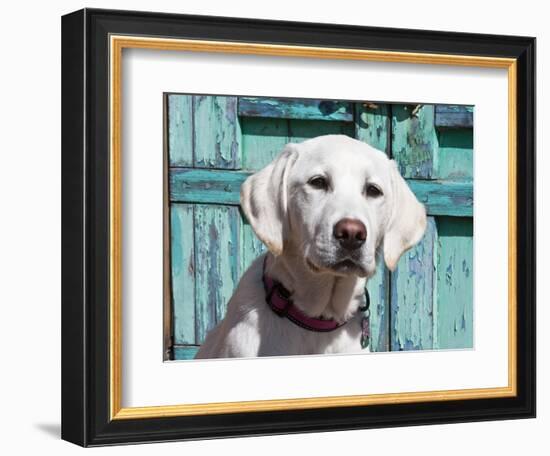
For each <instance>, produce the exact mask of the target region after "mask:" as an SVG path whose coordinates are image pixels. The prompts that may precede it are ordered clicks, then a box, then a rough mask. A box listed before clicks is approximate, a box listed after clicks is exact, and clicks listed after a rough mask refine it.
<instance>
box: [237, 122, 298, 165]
mask: <svg viewBox="0 0 550 456" xmlns="http://www.w3.org/2000/svg"><path fill="white" fill-rule="evenodd" d="M241 130H242V163H243V168H244V169H247V170H252V171H257V170H260V169H262V168H263V167H264V166H266V165H267V164H269V163H270V162H271V161H272V160H273V159H274V158H275V157H276V156H277V155H279V152H281V151H282V150H283V148H284V147H285V145H286V144H287V143H288V142H290V140H289V138H288V121H287V120H286V119H262V118H259V117H243V118H241Z"/></svg>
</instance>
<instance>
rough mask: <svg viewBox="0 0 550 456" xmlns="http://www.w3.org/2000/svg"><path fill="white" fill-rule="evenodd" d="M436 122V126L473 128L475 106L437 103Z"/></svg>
mask: <svg viewBox="0 0 550 456" xmlns="http://www.w3.org/2000/svg"><path fill="white" fill-rule="evenodd" d="M434 124H435V127H436V128H472V127H473V126H474V107H473V106H458V105H436V106H435V122H434Z"/></svg>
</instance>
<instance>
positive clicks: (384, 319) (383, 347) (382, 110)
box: [355, 103, 391, 352]
mask: <svg viewBox="0 0 550 456" xmlns="http://www.w3.org/2000/svg"><path fill="white" fill-rule="evenodd" d="M389 113H390V108H389V106H388V105H386V104H372V103H355V138H356V139H358V140H359V141H363V142H365V143H367V144H369V145H371V146H372V147H375V148H376V149H378V150H380V151H382V152H385V153H386V154H388V153H389V151H390V135H391V119H390V115H389ZM377 262H378V267H377V269H376V274H375V275H374V276H373V277H371V278H370V279H369V281H368V283H367V289H368V290H369V294H370V298H371V307H370V319H369V320H370V321H369V323H370V334H371V343H370V350H371V351H374V352H385V351H388V350H389V349H390V330H389V323H390V318H389V315H390V290H389V283H390V280H389V272H388V270H387V269H386V267H385V266H384V259H383V258H382V257H380V258H378V259H377Z"/></svg>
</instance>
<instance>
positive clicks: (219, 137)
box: [193, 95, 241, 169]
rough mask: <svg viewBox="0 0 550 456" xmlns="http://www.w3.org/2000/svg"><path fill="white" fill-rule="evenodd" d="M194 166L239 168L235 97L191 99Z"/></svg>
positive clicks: (239, 134) (238, 134) (237, 122)
mask: <svg viewBox="0 0 550 456" xmlns="http://www.w3.org/2000/svg"><path fill="white" fill-rule="evenodd" d="M193 109H194V127H193V133H194V136H193V138H194V141H193V143H194V161H193V163H194V166H195V167H197V168H223V169H238V168H240V167H241V153H240V145H239V141H240V137H241V132H240V125H239V120H238V117H237V97H213V96H202V95H201V96H198V95H197V96H195V97H194V98H193Z"/></svg>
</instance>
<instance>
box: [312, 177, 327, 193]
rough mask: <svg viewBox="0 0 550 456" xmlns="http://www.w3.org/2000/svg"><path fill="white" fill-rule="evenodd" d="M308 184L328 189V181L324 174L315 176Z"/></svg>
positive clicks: (320, 188)
mask: <svg viewBox="0 0 550 456" xmlns="http://www.w3.org/2000/svg"><path fill="white" fill-rule="evenodd" d="M308 184H309V185H311V186H312V187H313V188H317V189H319V190H327V189H328V181H327V179H326V178H324V177H323V176H314V177H312V178H311V179H310V180H309V181H308Z"/></svg>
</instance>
